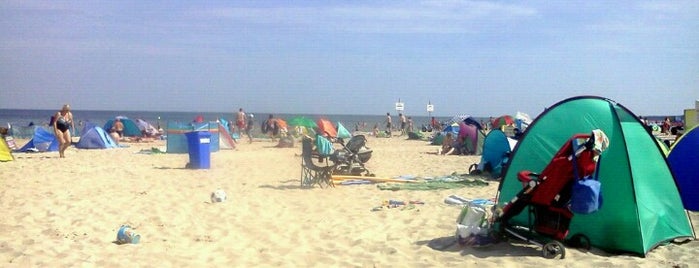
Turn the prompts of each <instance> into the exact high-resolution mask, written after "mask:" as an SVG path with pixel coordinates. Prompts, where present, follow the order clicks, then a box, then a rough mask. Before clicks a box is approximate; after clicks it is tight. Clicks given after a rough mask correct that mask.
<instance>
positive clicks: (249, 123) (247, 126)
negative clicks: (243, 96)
mask: <svg viewBox="0 0 699 268" xmlns="http://www.w3.org/2000/svg"><path fill="white" fill-rule="evenodd" d="M254 118H255V115H253V114H249V115H248V121H247V122H245V135H247V136H248V143H252V128H253V126H254V125H255V120H254Z"/></svg>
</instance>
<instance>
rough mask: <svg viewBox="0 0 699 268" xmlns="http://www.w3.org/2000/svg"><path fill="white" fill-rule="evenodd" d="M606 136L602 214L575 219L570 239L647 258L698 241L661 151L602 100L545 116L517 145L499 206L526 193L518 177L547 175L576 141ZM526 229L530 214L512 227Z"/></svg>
mask: <svg viewBox="0 0 699 268" xmlns="http://www.w3.org/2000/svg"><path fill="white" fill-rule="evenodd" d="M593 129H601V130H603V131H604V133H606V134H607V136H608V137H609V140H610V143H609V148H608V149H607V150H606V151H605V152H604V153H603V154H602V162H601V164H600V170H599V179H600V181H601V182H602V195H603V199H604V202H603V206H602V208H601V210H599V211H598V212H596V213H592V214H587V215H578V214H576V215H575V216H574V217H573V219H572V221H571V224H570V233H569V235H568V236H569V237H570V236H572V235H575V234H579V233H581V234H584V235H586V236H587V237H588V238H589V239H590V244H591V245H592V246H594V247H597V248H600V249H602V250H605V251H609V252H618V253H621V252H627V253H635V254H639V255H641V256H645V255H646V254H647V253H648V252H649V251H650V250H651V249H653V248H654V247H656V246H658V245H660V244H662V243H665V242H667V241H670V240H673V239H677V238H693V237H694V230H693V228H692V225H691V223H690V220H689V216H688V214H687V212H686V211H685V210H684V208H683V206H682V200H681V199H680V195H679V192H678V188H677V185H676V184H675V181H674V178H673V175H672V173H671V171H670V169H669V167H668V163H667V162H666V160H665V157H664V155H663V153H662V152H661V150H660V148H659V144H658V143H657V142H656V140H655V138H654V137H653V136H652V135H651V134H650V133H648V131H647V130H646V129H645V128H644V127H643V124H642V123H641V121H640V120H639V119H638V117H637V116H635V115H634V114H633V113H632V112H630V111H629V110H628V109H626V108H625V107H623V106H622V105H620V104H618V103H616V102H614V101H612V100H609V99H605V98H601V97H595V96H580V97H573V98H569V99H566V100H563V101H561V102H558V103H557V104H555V105H553V106H552V107H550V108H548V109H547V110H545V111H544V112H543V113H542V114H541V115H540V116H539V117H538V118H536V120H535V121H534V122H533V123H532V124H531V125H530V126H529V127H528V128H527V131H526V132H525V133H524V136H523V137H522V138H521V140H520V141H519V142H518V143H517V146H516V147H515V149H514V151H513V156H512V158H511V159H510V163H509V165H508V166H507V168H506V170H505V171H504V176H503V179H502V181H501V183H500V186H499V189H498V203H499V204H504V203H505V202H508V201H510V199H512V197H514V196H515V195H516V194H517V193H518V192H519V191H520V190H521V189H522V184H521V183H520V182H519V181H518V180H517V173H518V172H519V171H522V170H530V171H534V172H541V171H542V170H543V169H544V168H545V167H546V166H547V165H548V163H549V161H550V160H551V158H552V157H553V155H554V154H555V153H556V152H557V151H558V149H559V148H560V147H561V146H562V145H563V144H564V143H565V142H566V141H567V140H568V139H569V138H570V137H571V136H573V135H574V134H577V133H590V132H591V131H592V130H593ZM510 222H511V223H512V224H515V225H520V226H527V225H528V218H527V213H526V212H524V213H521V214H520V215H518V216H516V217H515V218H513V219H512V220H511V221H510Z"/></svg>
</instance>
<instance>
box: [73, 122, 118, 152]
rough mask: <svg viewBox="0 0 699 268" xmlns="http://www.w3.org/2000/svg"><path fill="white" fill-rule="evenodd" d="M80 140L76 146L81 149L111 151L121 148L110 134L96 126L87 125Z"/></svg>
mask: <svg viewBox="0 0 699 268" xmlns="http://www.w3.org/2000/svg"><path fill="white" fill-rule="evenodd" d="M82 133H83V134H82V135H81V136H80V140H78V143H77V144H75V147H76V148H80V149H109V148H117V147H119V146H118V145H117V143H116V142H115V141H114V139H112V137H111V136H109V133H107V132H106V131H104V129H103V128H101V127H98V126H97V125H95V124H90V123H88V124H87V125H85V127H84V128H83V131H82Z"/></svg>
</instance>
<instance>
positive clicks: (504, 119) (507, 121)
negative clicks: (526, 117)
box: [491, 115, 515, 129]
mask: <svg viewBox="0 0 699 268" xmlns="http://www.w3.org/2000/svg"><path fill="white" fill-rule="evenodd" d="M491 123H492V124H493V128H498V129H499V128H500V127H502V126H509V125H514V124H515V119H514V118H512V116H509V115H503V116H500V117H498V118H495V119H493V122H491Z"/></svg>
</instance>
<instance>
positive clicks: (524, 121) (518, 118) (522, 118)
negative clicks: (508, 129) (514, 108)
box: [515, 111, 532, 132]
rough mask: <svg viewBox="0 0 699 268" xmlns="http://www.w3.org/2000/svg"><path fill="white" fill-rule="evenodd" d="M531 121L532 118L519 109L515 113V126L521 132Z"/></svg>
mask: <svg viewBox="0 0 699 268" xmlns="http://www.w3.org/2000/svg"><path fill="white" fill-rule="evenodd" d="M531 123H532V118H531V117H530V116H529V115H528V114H525V113H523V112H519V111H518V112H517V113H516V114H515V126H516V127H517V128H518V129H519V130H521V131H522V132H524V130H526V129H527V127H528V126H529V125H530V124H531Z"/></svg>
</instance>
